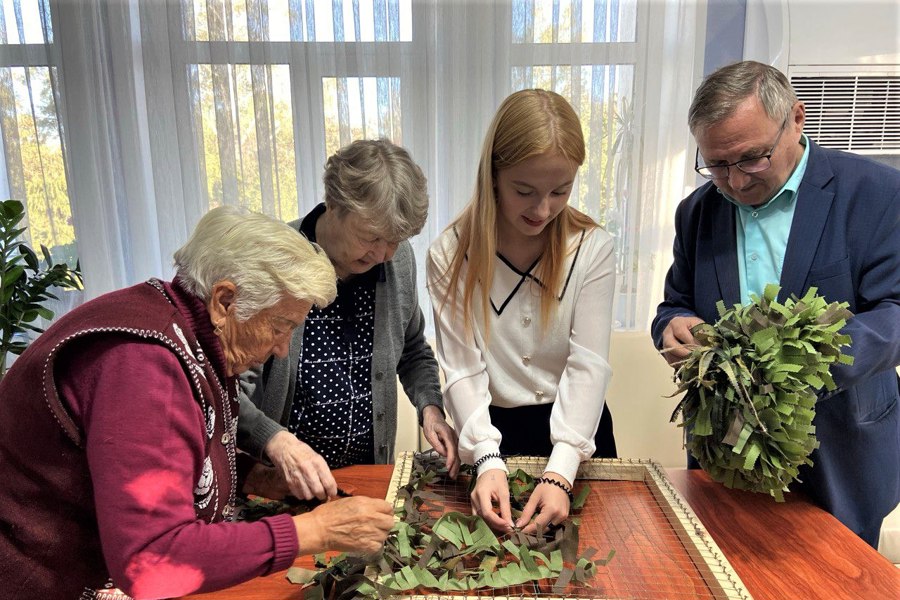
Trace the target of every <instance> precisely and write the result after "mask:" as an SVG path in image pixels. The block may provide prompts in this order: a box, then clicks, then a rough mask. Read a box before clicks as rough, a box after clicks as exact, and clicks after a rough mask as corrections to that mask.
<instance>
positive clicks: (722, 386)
mask: <svg viewBox="0 0 900 600" xmlns="http://www.w3.org/2000/svg"><path fill="white" fill-rule="evenodd" d="M778 292H779V288H778V286H775V285H770V286H768V287H767V288H766V290H765V292H764V294H763V297H762V298H758V297H756V296H753V297H752V300H753V301H752V302H751V303H750V304H748V305H746V306H742V305H735V306H734V308H732V309H728V310H726V309H725V305H724V304H723V303H722V302H719V303H718V305H717V308H718V310H719V316H720V319H719V321H718V322H716V323H715V324H714V325H711V324H708V323H703V324H700V325H698V326H696V327H695V328H694V329H693V330H692V332H693V334H694V337H695V338H696V339H697V341H698V343H699V345H698V346H697V347H695V348H694V349H693V350H692V351H691V354H690V356H688V358H687V359H685V361H684V362H682V363H681V364H680V365H679V368H678V370H677V371H676V373H675V380H676V382H677V383H678V392H676V394H677V393H680V392H684V393H685V394H684V398H683V399H682V400H681V402H680V403H679V404H678V406H677V407H676V408H675V412H674V413H673V414H672V421H673V422H674V421H675V420H676V419H677V418H678V415H679V414H681V415H682V418H683V423H682V424H681V425H682V426H683V427H685V428H686V434H687V435H686V438H687V441H686V446H687V448H688V450H690V452H691V454H693V455H694V457H696V458H697V460H698V461H699V462H700V466H701V467H702V468H703V469H704V470H705V471H706V472H707V473H709V475H710V477H712V479H714V480H715V481H718V482H720V483H723V484H725V485H726V486H728V487H731V488H738V489H744V490H751V491H754V492H765V493H768V494H770V495H772V496H773V497H775V499H776V500H778V501H783V500H784V496H783V493H784V492H785V491H787V490H788V485H789V484H790V483H791V482H793V481H794V480H795V479H797V475H798V473H799V469H800V466H801V465H812V460H811V459H810V456H809V455H810V453H811V452H812V451H813V450H814V449H815V448H817V447H818V442H817V441H816V437H815V427H814V426H813V417H815V406H816V401H817V399H818V397H819V392H820V391H823V390H827V391H833V390H834V389H835V384H834V380H833V379H832V377H831V374H830V372H829V369H830V368H831V366H832V365H834V364H836V363H843V364H852V362H853V358H852V357H851V356H848V355H846V354H843V353H842V352H841V347H843V346H848V345H849V344H850V337H849V336H847V335H844V334H841V333H839V332H840V330H841V329H842V328H843V327H844V325H845V324H846V320H847V319H848V318H850V317H851V316H852V314H851V313H850V311H849V310H848V309H847V303H846V302H844V303H836V302H835V303H828V302H827V301H826V300H825V299H824V298H822V297H821V296H818V295H816V288H810V290H809V291H808V292H807V294H806V295H805V296H804V297H803V298H801V299H797V298H796V296H794V297H792V298H790V299H788V300H787V301H786V302H785V303H784V304H781V303H779V302H778V300H777V298H778Z"/></svg>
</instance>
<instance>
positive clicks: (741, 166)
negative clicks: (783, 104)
mask: <svg viewBox="0 0 900 600" xmlns="http://www.w3.org/2000/svg"><path fill="white" fill-rule="evenodd" d="M789 116H790V115H788V117H789ZM788 117H785V118H784V121H783V122H782V123H781V127H780V128H779V129H778V137H776V138H775V143H773V144H772V149H771V150H769V152H768V153H766V154H763V155H762V156H757V157H754V158H745V159H744V160H739V161H736V162H733V163H728V164H727V165H703V166H700V148H697V154H696V155H695V156H694V170H695V171H696V172H697V173H698V174H699V175H700V177H704V178H706V179H725V178H727V177H728V169H729V168H731V167H737V168H738V170H740V171H741V172H743V173H747V174H748V175H752V174H753V173H761V172H762V171H765V170H766V169H768V168H769V167H771V166H772V154H774V153H775V148H777V147H778V142H780V141H781V134H782V133H784V126H785V125H787V122H788Z"/></svg>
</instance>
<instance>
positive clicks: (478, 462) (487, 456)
mask: <svg viewBox="0 0 900 600" xmlns="http://www.w3.org/2000/svg"><path fill="white" fill-rule="evenodd" d="M492 458H503V457H502V456H500V453H499V452H488V453H487V454H485V455H484V456H482V457H481V458H479V459H478V460H476V461H475V464H474V465H472V469H473V470H474V471H475V472H476V473H477V472H478V467H480V466H481V465H483V464H484V463H485V461H487V460H490V459H492Z"/></svg>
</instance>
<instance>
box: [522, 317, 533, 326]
mask: <svg viewBox="0 0 900 600" xmlns="http://www.w3.org/2000/svg"><path fill="white" fill-rule="evenodd" d="M529 325H531V317H522V327H528V326H529Z"/></svg>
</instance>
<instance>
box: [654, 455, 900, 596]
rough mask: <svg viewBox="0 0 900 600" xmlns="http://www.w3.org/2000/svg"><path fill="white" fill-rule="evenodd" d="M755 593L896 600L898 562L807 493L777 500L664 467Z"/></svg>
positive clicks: (899, 591) (899, 585)
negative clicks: (885, 554) (806, 495)
mask: <svg viewBox="0 0 900 600" xmlns="http://www.w3.org/2000/svg"><path fill="white" fill-rule="evenodd" d="M667 474H668V476H669V479H670V481H671V482H672V483H673V485H675V487H676V488H677V489H678V491H679V492H680V493H681V495H682V496H683V497H684V498H685V499H686V500H687V502H688V504H690V506H691V508H692V509H693V510H694V512H695V513H696V514H697V516H698V517H699V518H700V521H701V522H702V523H703V525H704V526H705V527H706V529H707V531H709V533H710V535H711V536H712V538H713V540H714V541H715V542H716V544H717V545H718V546H719V548H720V549H721V550H722V553H723V554H724V555H725V557H726V558H727V559H728V562H730V563H731V566H732V567H733V568H734V570H735V571H736V572H737V574H738V576H739V577H740V578H741V581H743V582H744V585H745V586H746V587H747V590H748V591H749V592H750V593H751V594H752V595H753V598H754V600H788V599H797V600H819V599H821V600H835V599H846V600H898V599H900V569H898V568H897V567H895V566H894V565H893V564H891V563H890V562H889V561H888V560H887V559H886V558H884V557H883V556H882V555H880V554H878V552H876V551H875V550H874V549H873V548H872V547H871V546H869V545H868V544H866V543H865V542H863V541H862V540H861V539H860V538H859V537H858V536H856V535H855V534H854V533H853V532H852V531H850V530H849V529H847V528H846V527H844V525H842V524H841V522H840V521H838V520H837V519H835V518H834V517H833V516H832V515H830V514H829V513H827V512H825V511H824V510H822V509H820V508H818V507H817V506H815V505H813V504H812V503H811V502H809V501H808V500H806V499H805V498H804V497H802V496H798V495H796V494H785V499H786V500H785V502H783V503H779V502H775V500H774V499H773V498H771V497H770V496H767V495H764V494H755V493H753V492H745V491H740V490H730V489H728V488H726V487H725V486H723V485H720V484H718V483H715V482H714V481H712V480H711V479H710V478H709V476H708V475H707V474H706V473H704V472H703V471H698V470H694V471H688V470H686V469H669V470H667Z"/></svg>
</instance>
